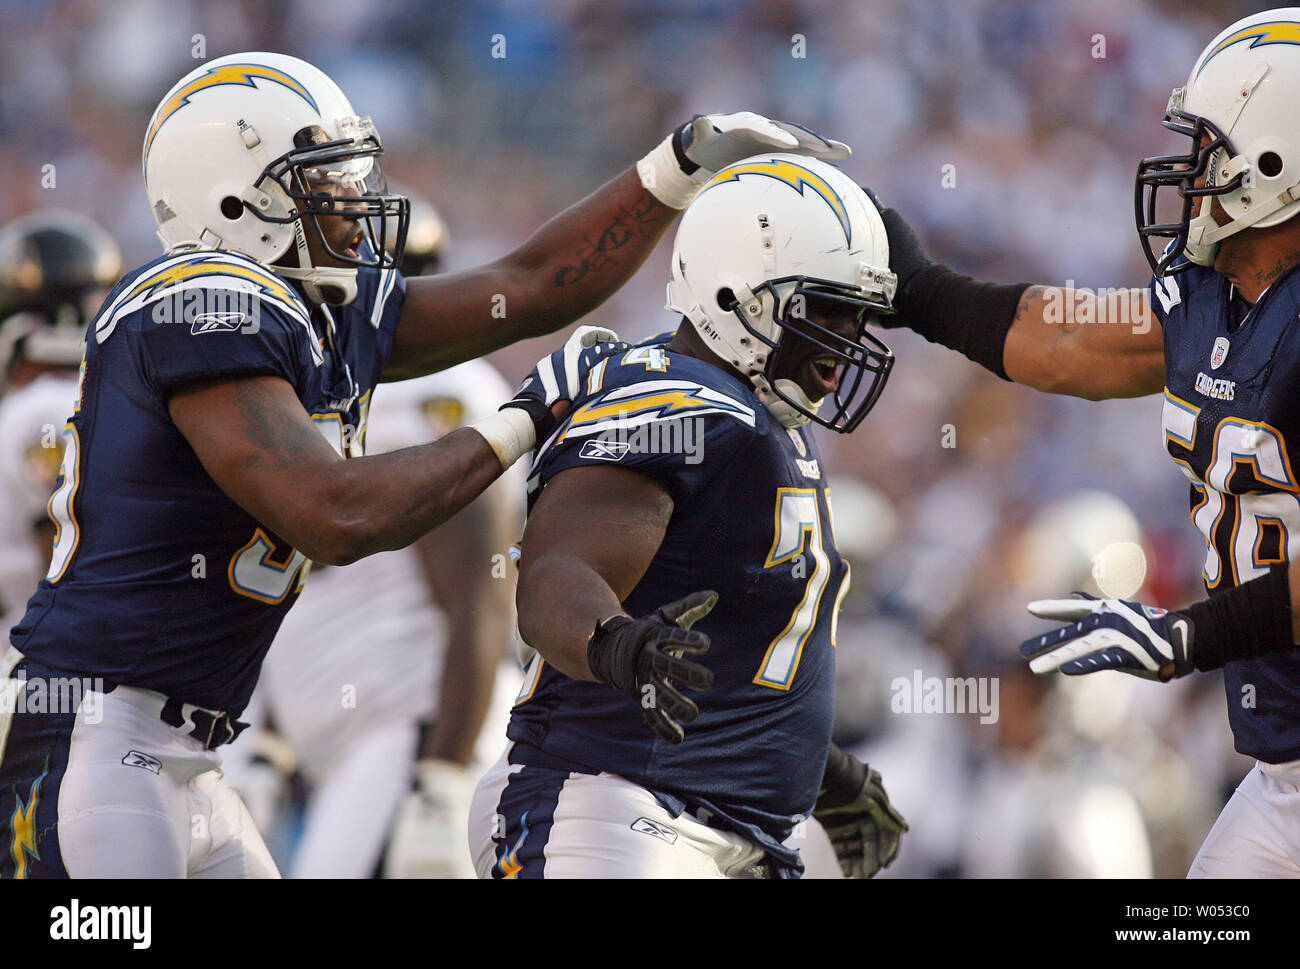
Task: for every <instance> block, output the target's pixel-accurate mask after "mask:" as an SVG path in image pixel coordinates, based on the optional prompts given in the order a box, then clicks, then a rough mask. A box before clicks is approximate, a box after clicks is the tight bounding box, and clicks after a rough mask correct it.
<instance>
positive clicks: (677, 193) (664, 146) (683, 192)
mask: <svg viewBox="0 0 1300 969" xmlns="http://www.w3.org/2000/svg"><path fill="white" fill-rule="evenodd" d="M636 173H637V174H638V175H639V176H641V185H642V187H643V188H644V189H645V190H646V191H647V192H649V193H650V194H651V195H653V196H654V197H655V198H657V199H658V200H659V201H660V202H663V203H664V205H666V206H668V207H669V208H672V209H684V208H686V206H688V205H690V204H691V199H693V198H695V195H696V193H698V192H699V190H700V186H701V185H703V184H704V183H705V181H707V180H708V178H709V176H710V175H712V174H713V173H712V172H709V171H705V170H704V169H703V168H697V169H696V170H695V174H694V175H687V174H686V173H685V172H683V171H682V166H681V165H680V164H678V162H677V154H676V153H675V152H674V151H673V136H672V135H669V136H668V137H667V138H665V139H664V140H663V141H661V142H659V144H658V145H656V146H655V148H654V150H653V151H651V152H650V154H648V155H646V156H645V157H644V158H642V159H641V160H640V161H639V162H637V163H636Z"/></svg>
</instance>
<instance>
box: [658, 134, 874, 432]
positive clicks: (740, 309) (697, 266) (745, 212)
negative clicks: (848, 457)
mask: <svg viewBox="0 0 1300 969" xmlns="http://www.w3.org/2000/svg"><path fill="white" fill-rule="evenodd" d="M896 286H897V279H896V277H895V276H894V274H893V273H892V272H890V271H889V243H888V241H887V239H886V236H885V226H884V223H883V222H882V221H881V219H880V214H879V213H878V212H877V211H876V207H875V205H873V204H872V202H871V199H870V198H868V197H867V194H866V193H865V192H863V191H862V189H860V188H859V187H858V186H857V185H856V184H855V183H854V182H853V180H852V179H850V178H849V177H848V176H847V175H845V174H844V173H843V172H842V171H840V170H839V169H838V168H836V167H834V166H833V165H830V164H828V163H826V162H823V161H819V160H817V159H813V158H806V157H804V156H802V155H787V154H763V155H756V156H754V157H753V158H748V159H745V160H744V161H740V162H737V163H736V164H734V165H728V166H727V167H726V168H724V169H722V170H721V171H719V172H718V173H717V174H716V175H714V176H713V178H711V179H710V180H709V181H708V182H707V183H705V185H704V188H703V189H701V190H700V194H699V195H698V196H697V197H696V198H695V200H694V201H693V202H692V203H691V204H690V206H689V207H688V208H687V209H686V211H685V212H684V213H683V215H682V220H681V224H680V226H679V227H678V229H677V238H676V240H675V242H674V244H673V257H672V281H671V282H670V283H669V284H668V309H670V310H675V311H677V312H679V313H681V314H682V315H683V316H685V317H686V318H687V319H688V320H690V321H691V323H692V324H694V326H695V329H696V331H697V332H698V333H699V335H700V337H701V338H702V339H703V340H704V343H705V344H706V345H707V346H708V348H709V349H710V350H712V351H713V352H714V353H715V354H716V355H717V356H718V357H720V358H721V359H722V360H723V361H725V362H726V363H728V364H730V365H731V366H732V367H734V368H735V369H736V370H738V371H739V372H740V373H741V374H744V375H745V376H746V377H748V378H749V381H750V383H752V384H753V385H754V390H755V393H756V394H757V396H758V398H759V400H761V401H762V402H763V403H764V404H765V405H766V406H767V408H768V410H770V411H771V412H772V414H773V415H774V416H775V417H776V418H777V420H778V421H779V422H780V423H781V424H782V425H783V426H785V427H797V426H799V425H800V424H806V423H808V422H809V421H810V420H811V421H816V422H817V423H819V424H821V425H823V426H825V427H829V428H831V429H832V430H836V431H841V432H844V433H848V432H849V431H852V430H853V429H854V428H855V427H857V426H858V424H859V423H861V421H862V418H863V417H865V416H866V413H867V411H868V410H870V409H871V407H872V406H873V405H874V404H875V402H876V400H877V398H879V396H880V392H881V391H882V390H883V389H884V386H885V381H886V379H887V378H888V376H889V370H890V367H892V366H893V362H894V355H893V353H892V352H891V351H890V350H889V348H888V347H887V346H885V345H884V344H883V343H881V342H880V341H879V340H877V339H876V338H875V337H874V336H872V335H871V334H869V333H867V332H866V329H865V328H866V324H867V322H868V320H869V319H870V317H871V316H873V315H879V314H885V313H892V312H894V310H893V307H892V300H893V296H894V290H895V288H896ZM809 299H813V300H818V301H825V300H834V301H835V302H839V303H846V304H849V305H850V306H852V307H853V308H854V309H856V310H857V312H858V313H859V321H858V328H857V334H856V336H855V338H854V339H846V338H845V337H843V336H840V335H839V334H837V333H834V332H832V331H831V330H830V329H828V328H826V327H824V326H821V325H819V324H817V323H814V322H812V321H811V320H809V319H808V318H807V316H806V313H807V310H808V301H809ZM790 330H793V331H794V332H795V333H796V336H797V337H801V338H803V339H806V340H809V341H811V342H812V343H815V344H816V345H817V346H818V347H820V348H821V349H823V350H825V351H826V352H825V354H823V356H826V357H828V358H833V359H834V360H835V361H836V366H837V367H838V370H839V373H838V378H837V384H836V389H835V391H834V398H835V401H834V403H835V411H834V413H833V414H831V415H830V416H828V417H821V416H819V415H818V411H819V409H820V408H821V405H822V403H823V402H824V400H825V398H819V399H817V400H810V399H809V397H808V395H807V394H806V393H805V391H804V389H803V388H802V387H801V386H800V385H799V384H798V383H796V382H795V381H794V380H790V379H788V378H780V379H778V378H776V377H775V376H774V374H775V373H776V372H777V370H778V368H779V365H780V360H781V348H782V346H783V345H786V346H788V345H790V341H788V340H785V337H786V334H787V333H788V332H789V331H790Z"/></svg>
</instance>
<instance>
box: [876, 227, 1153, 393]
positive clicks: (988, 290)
mask: <svg viewBox="0 0 1300 969" xmlns="http://www.w3.org/2000/svg"><path fill="white" fill-rule="evenodd" d="M880 214H881V218H882V219H883V220H884V223H885V229H886V231H887V233H888V235H889V263H890V268H891V269H892V270H893V271H894V272H895V273H896V274H897V276H898V292H897V295H896V296H895V299H894V304H895V306H896V307H897V308H898V311H899V312H898V315H897V316H894V317H889V318H888V322H889V323H890V324H891V325H902V326H907V327H910V328H911V329H913V330H915V331H916V332H917V333H920V334H921V335H922V336H924V337H925V338H926V339H927V340H930V341H931V342H933V343H941V344H943V345H944V346H946V347H950V348H951V349H954V350H957V351H958V352H959V353H963V354H965V355H966V356H967V357H969V358H970V359H971V360H973V361H975V362H976V363H978V364H980V365H981V366H983V367H986V368H987V369H988V370H991V371H992V372H993V373H995V374H997V375H998V376H999V377H1003V378H1006V379H1009V380H1014V381H1015V382H1017V383H1021V384H1025V385H1026V386H1029V387H1033V388H1035V389H1037V390H1041V391H1044V392H1046V393H1053V394H1068V395H1071V396H1074V397H1084V398H1087V399H1089V400H1103V399H1106V398H1110V397H1141V396H1145V395H1146V394H1153V393H1158V392H1159V391H1160V390H1161V389H1162V388H1163V387H1164V379H1165V361H1164V339H1163V333H1162V331H1161V328H1160V325H1159V323H1158V322H1157V320H1156V317H1155V314H1154V312H1153V311H1152V309H1151V305H1150V300H1149V298H1148V295H1147V292H1146V291H1145V290H1140V289H1121V290H1112V291H1106V290H1100V291H1097V292H1091V291H1086V290H1079V289H1073V288H1067V287H1059V286H1030V285H1028V284H1025V283H1020V284H1013V285H999V284H994V283H984V282H977V281H976V280H973V279H971V278H970V277H968V276H962V275H961V274H959V273H956V272H954V271H953V270H951V269H949V268H948V267H947V266H941V265H938V264H937V263H935V262H933V261H932V260H931V258H930V256H929V253H927V252H926V250H925V246H924V245H923V244H922V243H921V240H920V238H919V237H918V236H917V234H916V233H915V232H914V231H913V230H912V228H911V226H909V225H908V224H907V222H906V221H904V219H903V218H902V216H900V215H899V214H898V212H896V211H895V210H893V209H889V208H883V207H882V208H881V213H880Z"/></svg>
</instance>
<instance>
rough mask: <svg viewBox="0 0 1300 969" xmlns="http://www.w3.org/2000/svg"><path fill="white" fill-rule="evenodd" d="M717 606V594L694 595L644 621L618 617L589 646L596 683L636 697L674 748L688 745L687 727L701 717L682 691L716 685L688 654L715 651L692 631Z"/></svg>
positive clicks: (602, 625) (599, 627)
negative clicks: (684, 740)
mask: <svg viewBox="0 0 1300 969" xmlns="http://www.w3.org/2000/svg"><path fill="white" fill-rule="evenodd" d="M717 601H718V594H717V593H716V592H708V591H705V592H694V593H692V594H691V595H689V596H687V597H686V598H685V599H678V600H677V601H676V602H670V603H669V604H668V605H666V606H661V607H660V608H659V609H657V610H655V611H654V612H652V613H651V614H650V615H648V616H642V617H641V618H640V619H632V618H630V617H628V616H614V617H613V618H612V619H606V620H605V621H604V622H599V623H596V631H595V632H593V633H592V634H591V639H590V640H589V641H588V643H587V665H588V666H589V667H590V668H591V672H592V673H594V674H595V676H596V678H597V679H598V680H600V681H601V682H602V683H608V684H609V685H610V686H612V687H614V688H616V689H619V690H622V691H623V692H624V693H627V694H629V695H631V697H632V698H633V699H634V700H636V702H637V705H638V706H640V707H641V714H642V716H644V717H645V722H646V723H648V724H649V725H650V729H651V730H653V731H654V732H655V734H656V735H657V736H658V737H659V738H660V739H662V740H666V741H668V742H669V743H672V744H680V743H681V742H682V738H683V736H684V734H683V732H682V727H681V725H682V724H684V723H691V722H692V721H694V720H695V718H696V717H697V716H699V713H700V708H699V707H697V706H696V705H695V704H694V703H693V702H692V701H690V700H688V699H687V698H686V697H684V696H683V695H682V694H681V693H680V692H679V690H678V686H679V685H680V686H682V687H685V688H686V689H688V690H696V691H700V690H707V689H708V688H709V687H711V686H712V685H713V671H712V670H711V669H709V668H708V667H707V666H702V665H700V664H699V663H694V662H691V661H690V660H688V659H683V658H682V653H692V654H696V655H698V654H700V653H703V652H704V651H706V650H707V649H708V648H709V637H708V636H706V635H704V633H700V632H692V631H691V626H692V625H693V624H694V623H696V622H698V621H699V620H701V619H703V618H704V617H705V616H707V615H708V614H709V610H711V609H712V608H713V606H714V604H715V603H716V602H717Z"/></svg>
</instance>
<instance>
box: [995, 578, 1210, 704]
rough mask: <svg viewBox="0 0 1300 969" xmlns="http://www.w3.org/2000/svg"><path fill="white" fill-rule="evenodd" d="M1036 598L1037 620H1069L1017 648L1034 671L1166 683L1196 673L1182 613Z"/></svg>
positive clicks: (1191, 635)
mask: <svg viewBox="0 0 1300 969" xmlns="http://www.w3.org/2000/svg"><path fill="white" fill-rule="evenodd" d="M1075 595H1076V596H1078V597H1079V598H1076V599H1040V600H1038V601H1036V602H1031V603H1030V604H1029V611H1030V612H1032V613H1033V614H1034V615H1035V616H1037V617H1038V618H1039V619H1055V620H1058V621H1063V622H1072V623H1073V625H1070V626H1061V627H1060V628H1058V629H1053V630H1052V631H1051V632H1050V633H1043V635H1041V636H1035V637H1034V638H1033V639H1026V640H1025V641H1024V642H1023V643H1021V644H1020V655H1021V656H1023V657H1024V658H1025V659H1027V660H1029V668H1030V669H1031V670H1033V671H1034V672H1035V673H1039V674H1042V673H1051V672H1054V671H1056V670H1060V671H1061V672H1062V673H1064V674H1065V675H1066V676H1080V675H1083V674H1086V673H1095V672H1097V671H1098V670H1119V671H1120V672H1121V673H1129V674H1131V675H1133V676H1140V677H1142V678H1143V679H1148V680H1160V681H1161V682H1165V681H1168V680H1171V679H1173V678H1175V677H1178V676H1186V675H1187V674H1188V673H1191V672H1192V671H1193V670H1195V668H1196V666H1195V652H1194V647H1193V643H1194V642H1195V631H1196V630H1195V627H1194V625H1193V623H1192V621H1191V619H1189V618H1188V617H1187V616H1185V615H1184V614H1183V613H1181V612H1169V611H1168V610H1166V609H1158V608H1155V607H1153V606H1144V605H1142V604H1141V603H1140V602H1130V601H1128V600H1125V599H1097V598H1094V597H1093V596H1090V595H1088V594H1087V593H1086V592H1076V593H1075Z"/></svg>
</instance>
